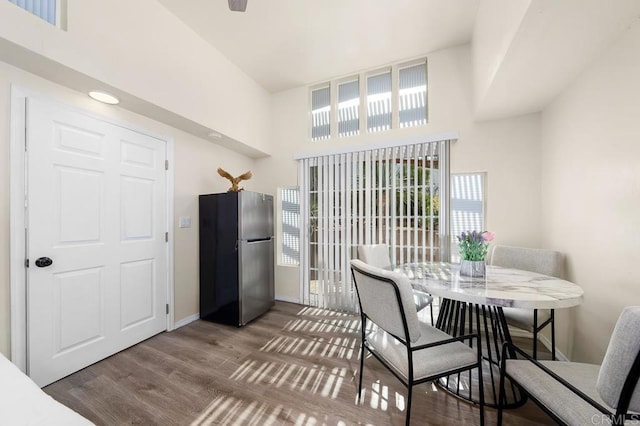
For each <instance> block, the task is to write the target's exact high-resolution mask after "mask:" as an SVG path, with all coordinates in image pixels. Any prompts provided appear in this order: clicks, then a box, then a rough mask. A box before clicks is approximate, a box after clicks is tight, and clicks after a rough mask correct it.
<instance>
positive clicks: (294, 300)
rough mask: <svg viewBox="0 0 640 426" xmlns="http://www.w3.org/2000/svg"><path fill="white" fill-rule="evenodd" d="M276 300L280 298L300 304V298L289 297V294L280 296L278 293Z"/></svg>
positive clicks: (282, 300) (280, 299) (283, 300)
mask: <svg viewBox="0 0 640 426" xmlns="http://www.w3.org/2000/svg"><path fill="white" fill-rule="evenodd" d="M275 299H276V300H279V301H281V302H289V303H297V304H298V305H300V304H301V303H300V299H298V298H295V297H287V296H278V295H276V297H275Z"/></svg>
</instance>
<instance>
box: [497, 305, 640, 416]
mask: <svg viewBox="0 0 640 426" xmlns="http://www.w3.org/2000/svg"><path fill="white" fill-rule="evenodd" d="M509 352H512V356H511V358H510V357H509ZM513 354H517V355H519V356H521V357H522V358H523V359H514V356H513ZM500 369H501V372H500V399H499V401H500V402H501V404H500V405H499V407H498V424H499V425H500V424H502V410H503V407H502V401H503V400H504V395H505V389H504V379H505V377H509V378H510V379H511V380H512V381H515V382H516V383H518V384H519V385H520V387H521V388H522V389H523V390H524V391H525V392H526V393H527V394H528V395H529V396H530V397H531V399H532V400H533V401H534V402H535V403H537V404H538V405H539V406H540V407H541V408H543V409H544V411H546V412H547V414H549V415H550V416H551V417H552V418H553V419H554V420H555V421H556V422H558V423H560V424H568V425H586V424H591V425H593V424H602V425H604V424H614V425H615V424H623V423H624V421H625V420H629V419H634V420H640V414H637V413H638V412H640V389H639V388H638V386H637V384H638V378H639V377H640V306H633V307H627V308H625V309H624V310H623V311H622V314H621V315H620V318H619V319H618V322H617V324H616V326H615V329H614V330H613V334H612V335H611V340H610V341H609V346H608V348H607V352H606V354H605V356H604V360H603V361H602V365H601V366H600V365H593V364H583V363H577V362H558V361H536V360H534V359H533V358H531V357H530V356H529V355H527V354H526V353H525V352H523V351H522V350H520V349H518V348H517V347H515V346H514V345H513V344H510V343H505V344H504V346H503V350H502V364H501V366H500Z"/></svg>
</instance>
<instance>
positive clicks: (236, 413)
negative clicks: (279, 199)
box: [44, 302, 553, 426]
mask: <svg viewBox="0 0 640 426" xmlns="http://www.w3.org/2000/svg"><path fill="white" fill-rule="evenodd" d="M359 323H360V320H359V318H358V317H353V316H347V315H341V314H337V313H334V312H331V311H326V310H321V309H315V308H308V307H304V306H300V305H295V304H290V303H284V302H277V303H276V306H275V307H274V308H273V309H272V310H271V311H270V312H268V313H267V314H265V315H263V316H262V317H261V318H259V319H258V320H256V321H254V322H252V323H250V324H249V325H247V326H246V327H243V328H235V327H228V326H224V325H219V324H214V323H210V322H206V321H200V320H199V321H195V322H193V323H191V324H189V325H187V326H184V327H182V328H180V329H178V330H176V331H173V332H171V333H162V334H159V335H157V336H155V337H153V338H151V339H149V340H146V341H144V342H142V343H140V344H138V345H136V346H134V347H132V348H129V349H127V350H125V351H122V352H120V353H118V354H116V355H113V356H112V357H110V358H107V359H105V360H103V361H101V362H98V363H96V364H94V365H92V366H90V367H87V368H85V369H84V370H81V371H79V372H77V373H75V374H73V375H71V376H68V377H66V378H64V379H62V380H60V381H58V382H56V383H53V384H51V385H49V386H47V387H46V388H44V391H45V392H47V393H48V394H49V395H51V396H52V397H54V398H55V399H56V400H58V401H60V402H61V403H63V404H65V405H67V406H68V407H70V408H72V409H74V410H75V411H77V412H78V413H80V414H82V415H83V416H85V417H87V418H88V419H90V420H91V421H93V422H94V423H96V424H98V425H119V424H140V425H144V424H150V425H151V424H153V425H194V426H199V425H209V424H238V425H267V424H275V425H279V424H286V425H289V424H292V425H323V424H327V425H338V424H339V425H350V424H370V425H396V424H397V425H400V424H404V418H405V416H404V406H405V402H406V401H405V397H406V388H405V387H404V386H402V385H401V384H400V383H399V382H398V381H397V379H396V378H395V377H393V375H392V374H391V373H389V372H388V371H387V370H386V369H384V368H383V367H382V366H381V365H380V364H379V363H378V361H377V360H375V359H374V358H371V357H369V358H367V359H366V360H365V368H364V381H363V388H364V389H365V394H364V398H363V403H362V404H361V405H358V404H357V403H356V389H357V377H358V376H357V374H358V368H359V360H358V349H359V342H360V338H359V331H358V327H359ZM411 411H412V412H411V419H412V424H416V425H424V424H429V425H450V424H469V425H471V424H478V422H479V414H478V413H479V411H478V408H477V407H476V406H473V405H471V404H468V403H466V402H464V401H461V400H459V399H457V398H455V397H452V396H451V395H449V394H447V393H446V392H444V391H442V390H441V389H440V388H438V387H436V386H434V385H432V384H430V383H427V384H423V385H420V386H417V387H415V388H414V394H413V405H412V410H411ZM485 416H486V418H485V420H486V423H487V424H495V422H496V411H495V410H492V409H486V411H485ZM505 424H507V425H509V424H511V425H516V424H517V425H539V424H553V422H551V421H550V420H549V419H548V417H547V416H546V415H545V414H544V413H543V412H542V411H541V410H540V409H539V408H537V407H536V406H535V405H534V404H532V403H530V402H529V403H527V404H525V406H524V407H522V408H519V409H516V410H508V411H505Z"/></svg>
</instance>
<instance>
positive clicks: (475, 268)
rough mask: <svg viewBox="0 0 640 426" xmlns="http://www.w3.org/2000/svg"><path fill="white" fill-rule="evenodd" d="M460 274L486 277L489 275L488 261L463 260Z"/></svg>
mask: <svg viewBox="0 0 640 426" xmlns="http://www.w3.org/2000/svg"><path fill="white" fill-rule="evenodd" d="M460 275H464V276H466V277H478V278H481V277H485V276H486V275H487V262H486V261H484V260H477V261H476V260H461V261H460Z"/></svg>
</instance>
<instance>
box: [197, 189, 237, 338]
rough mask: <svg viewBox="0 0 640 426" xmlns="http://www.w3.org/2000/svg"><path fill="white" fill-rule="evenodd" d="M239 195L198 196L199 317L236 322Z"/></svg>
mask: <svg viewBox="0 0 640 426" xmlns="http://www.w3.org/2000/svg"><path fill="white" fill-rule="evenodd" d="M237 224H238V194H237V193H226V194H210V195H201V196H200V318H202V319H205V320H208V321H215V322H220V323H223V324H230V325H236V326H237V325H238V324H239V317H240V307H239V289H238V247H237V242H238V225H237Z"/></svg>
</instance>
